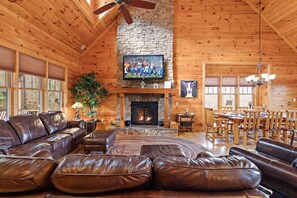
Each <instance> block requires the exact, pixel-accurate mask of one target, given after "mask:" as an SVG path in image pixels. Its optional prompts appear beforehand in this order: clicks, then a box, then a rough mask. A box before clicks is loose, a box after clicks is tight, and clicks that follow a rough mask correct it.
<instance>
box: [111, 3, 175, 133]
mask: <svg viewBox="0 0 297 198" xmlns="http://www.w3.org/2000/svg"><path fill="white" fill-rule="evenodd" d="M129 10H130V13H131V15H132V18H133V23H132V24H131V25H127V24H126V22H125V21H124V20H123V19H122V17H118V21H117V22H118V26H117V27H118V29H117V46H118V48H117V55H118V72H117V74H118V75H117V79H118V80H117V82H118V83H117V87H125V88H134V87H140V83H141V81H139V80H124V79H123V56H124V55H164V68H165V79H164V80H147V81H145V88H153V87H154V85H156V84H157V85H158V87H159V88H163V87H164V81H172V80H173V61H172V57H173V28H172V24H173V0H158V1H156V8H155V9H154V10H146V9H139V8H133V7H131V8H130V9H129ZM133 102H153V103H158V107H157V116H156V120H157V122H160V121H161V122H162V121H163V120H164V95H162V94H150V93H147V94H126V95H125V105H124V119H125V120H126V121H128V120H130V121H132V120H131V119H133V117H131V116H133V115H132V114H131V103H133ZM169 103H170V104H169V106H170V107H171V106H172V105H171V99H169ZM119 111H120V100H118V113H117V115H118V117H117V120H119ZM171 112H172V110H171V108H170V109H169V115H168V117H169V118H171ZM133 125H135V123H133ZM137 126H146V127H144V128H145V129H144V130H146V131H145V132H144V131H142V132H140V133H149V132H148V131H149V130H147V127H149V126H154V127H153V128H152V129H150V131H151V132H150V133H149V134H160V133H163V132H161V131H160V130H161V129H160V127H156V126H157V124H156V123H154V124H153V125H150V124H147V123H143V124H140V125H138V124H137ZM138 129H139V127H138V128H137V130H138ZM129 130H131V127H129ZM133 130H134V129H133ZM135 130H136V129H135ZM154 130H155V132H154ZM156 130H157V131H156ZM166 130H167V129H165V131H164V133H167V132H166ZM168 130H170V129H168Z"/></svg>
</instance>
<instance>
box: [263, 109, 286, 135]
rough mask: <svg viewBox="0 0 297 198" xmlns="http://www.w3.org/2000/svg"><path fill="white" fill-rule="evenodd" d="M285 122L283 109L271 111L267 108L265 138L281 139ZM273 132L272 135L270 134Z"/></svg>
mask: <svg viewBox="0 0 297 198" xmlns="http://www.w3.org/2000/svg"><path fill="white" fill-rule="evenodd" d="M282 123H283V112H282V111H271V110H267V117H266V123H265V130H264V136H265V138H270V137H271V138H272V139H276V140H277V141H280V139H281V138H280V137H281V130H282ZM270 133H271V136H269V134H270Z"/></svg>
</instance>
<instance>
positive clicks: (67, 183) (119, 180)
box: [51, 154, 152, 194]
mask: <svg viewBox="0 0 297 198" xmlns="http://www.w3.org/2000/svg"><path fill="white" fill-rule="evenodd" d="M151 170H152V163H151V161H150V160H149V159H147V158H144V157H140V156H119V155H118V156H117V155H83V154H82V155H68V156H66V157H64V159H63V160H62V162H60V164H59V166H58V167H57V168H56V170H55V172H54V173H53V174H52V176H51V182H52V184H53V185H54V186H55V188H56V189H58V190H59V191H61V192H65V193H71V194H85V193H100V192H108V191H114V190H123V189H131V188H135V187H142V186H146V185H147V184H148V183H149V181H150V179H151Z"/></svg>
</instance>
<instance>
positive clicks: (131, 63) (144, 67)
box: [123, 55, 164, 80]
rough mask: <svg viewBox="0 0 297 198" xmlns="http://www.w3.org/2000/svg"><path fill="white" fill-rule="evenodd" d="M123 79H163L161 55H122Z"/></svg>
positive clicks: (162, 59)
mask: <svg viewBox="0 0 297 198" xmlns="http://www.w3.org/2000/svg"><path fill="white" fill-rule="evenodd" d="M123 74H124V80H131V79H133V80H134V79H135V80H143V79H164V56H163V55H124V56H123Z"/></svg>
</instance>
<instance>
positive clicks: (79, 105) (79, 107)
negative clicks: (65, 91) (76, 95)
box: [71, 102, 84, 109]
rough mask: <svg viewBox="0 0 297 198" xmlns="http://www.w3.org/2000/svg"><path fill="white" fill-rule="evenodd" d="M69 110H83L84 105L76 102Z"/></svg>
mask: <svg viewBox="0 0 297 198" xmlns="http://www.w3.org/2000/svg"><path fill="white" fill-rule="evenodd" d="M71 108H73V109H82V108H84V105H83V104H81V103H80V102H76V103H74V104H73V105H72V106H71Z"/></svg>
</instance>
